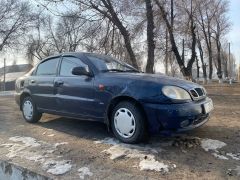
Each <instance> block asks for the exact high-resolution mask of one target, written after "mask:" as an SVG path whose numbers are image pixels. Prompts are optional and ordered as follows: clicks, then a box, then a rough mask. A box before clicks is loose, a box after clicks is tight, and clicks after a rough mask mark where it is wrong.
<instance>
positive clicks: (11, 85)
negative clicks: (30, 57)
mask: <svg viewBox="0 0 240 180" xmlns="http://www.w3.org/2000/svg"><path fill="white" fill-rule="evenodd" d="M31 69H32V65H30V64H20V65H12V66H6V69H5V72H6V75H5V82H6V83H5V90H6V91H11V90H14V89H15V81H16V79H17V78H19V77H21V76H23V75H24V74H26V73H27V72H28V71H30V70H31ZM3 73H4V68H3V67H2V68H0V90H3V81H4V80H3V79H4V74H3Z"/></svg>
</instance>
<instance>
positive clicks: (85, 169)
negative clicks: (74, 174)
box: [78, 167, 93, 179]
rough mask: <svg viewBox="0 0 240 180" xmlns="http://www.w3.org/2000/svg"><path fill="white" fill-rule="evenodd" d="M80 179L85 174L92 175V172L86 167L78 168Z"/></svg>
mask: <svg viewBox="0 0 240 180" xmlns="http://www.w3.org/2000/svg"><path fill="white" fill-rule="evenodd" d="M78 172H79V177H80V179H84V177H85V176H92V175H93V173H92V172H91V171H90V170H89V168H88V167H82V168H80V169H78Z"/></svg>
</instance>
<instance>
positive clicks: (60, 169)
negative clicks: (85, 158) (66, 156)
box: [43, 160, 72, 175]
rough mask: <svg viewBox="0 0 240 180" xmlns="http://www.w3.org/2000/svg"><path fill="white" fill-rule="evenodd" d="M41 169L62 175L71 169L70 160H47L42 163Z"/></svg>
mask: <svg viewBox="0 0 240 180" xmlns="http://www.w3.org/2000/svg"><path fill="white" fill-rule="evenodd" d="M43 169H45V170H47V172H48V173H51V174H53V175H62V174H65V173H67V172H69V171H70V170H71V169H72V164H71V161H67V160H62V161H56V160H49V161H46V162H45V163H44V164H43Z"/></svg>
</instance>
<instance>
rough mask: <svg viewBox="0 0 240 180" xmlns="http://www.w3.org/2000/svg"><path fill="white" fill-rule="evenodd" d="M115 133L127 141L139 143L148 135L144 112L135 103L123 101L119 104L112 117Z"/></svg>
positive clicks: (120, 138) (123, 140)
mask: <svg viewBox="0 0 240 180" xmlns="http://www.w3.org/2000/svg"><path fill="white" fill-rule="evenodd" d="M111 121H112V122H111V123H112V129H113V133H114V135H115V136H116V137H117V138H118V139H119V140H121V141H122V142H125V143H138V142H141V141H143V140H144V138H145V137H146V123H145V119H144V115H143V113H141V111H140V109H139V108H138V106H136V105H135V104H134V103H131V102H128V101H123V102H120V103H119V104H117V105H116V106H115V107H114V109H113V113H112V117H111Z"/></svg>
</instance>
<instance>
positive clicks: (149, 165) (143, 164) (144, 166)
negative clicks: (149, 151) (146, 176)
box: [139, 158, 169, 172]
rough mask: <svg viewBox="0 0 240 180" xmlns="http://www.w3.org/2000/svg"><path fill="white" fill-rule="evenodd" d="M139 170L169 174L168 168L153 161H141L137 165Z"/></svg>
mask: <svg viewBox="0 0 240 180" xmlns="http://www.w3.org/2000/svg"><path fill="white" fill-rule="evenodd" d="M139 167H140V170H141V171H143V170H151V171H158V172H169V166H168V165H166V164H163V163H162V162H158V161H156V160H155V159H152V158H151V159H143V160H141V161H140V163H139Z"/></svg>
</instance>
